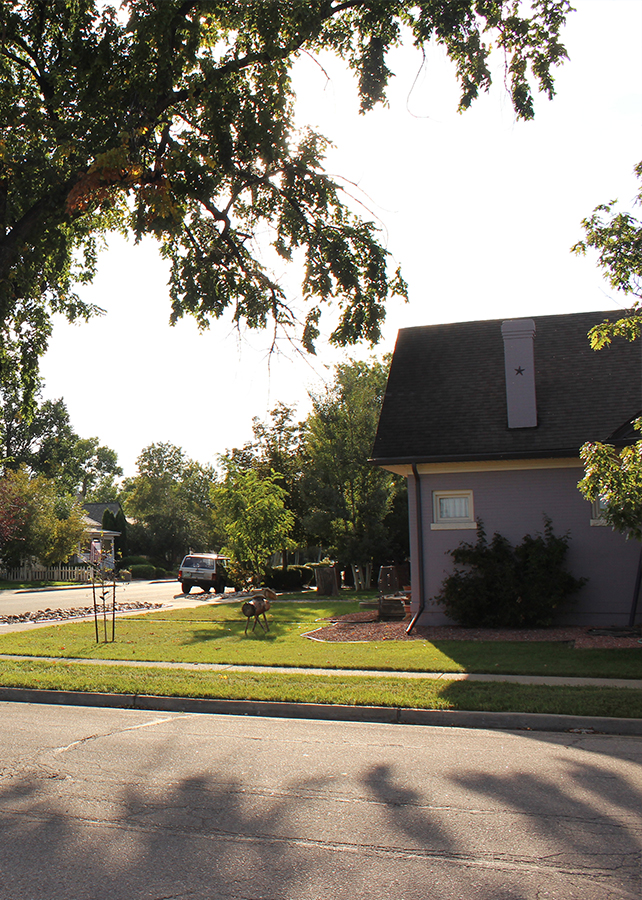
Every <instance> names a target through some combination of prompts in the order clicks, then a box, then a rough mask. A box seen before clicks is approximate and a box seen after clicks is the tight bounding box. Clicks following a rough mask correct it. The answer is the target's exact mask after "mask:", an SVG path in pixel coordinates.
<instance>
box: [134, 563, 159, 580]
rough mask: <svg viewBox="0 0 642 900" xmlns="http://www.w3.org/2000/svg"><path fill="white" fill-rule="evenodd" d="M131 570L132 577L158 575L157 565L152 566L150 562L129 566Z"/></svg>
mask: <svg viewBox="0 0 642 900" xmlns="http://www.w3.org/2000/svg"><path fill="white" fill-rule="evenodd" d="M129 571H130V572H131V573H132V578H145V579H152V578H155V577H156V566H152V565H151V564H150V563H135V564H134V565H133V566H130V567H129Z"/></svg>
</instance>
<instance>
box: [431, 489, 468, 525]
mask: <svg viewBox="0 0 642 900" xmlns="http://www.w3.org/2000/svg"><path fill="white" fill-rule="evenodd" d="M444 497H466V499H467V500H468V515H467V516H466V518H461V519H441V518H440V516H439V501H440V500H441V499H443V498H444ZM430 529H431V531H461V530H466V531H471V530H472V531H476V530H477V522H476V521H475V509H474V507H473V492H472V491H468V490H466V491H433V492H432V523H431V525H430Z"/></svg>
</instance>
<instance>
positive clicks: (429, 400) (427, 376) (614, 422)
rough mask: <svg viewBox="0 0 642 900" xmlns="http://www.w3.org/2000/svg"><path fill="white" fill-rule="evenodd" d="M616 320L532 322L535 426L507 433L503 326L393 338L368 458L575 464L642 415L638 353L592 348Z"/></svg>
mask: <svg viewBox="0 0 642 900" xmlns="http://www.w3.org/2000/svg"><path fill="white" fill-rule="evenodd" d="M619 315H620V314H619V313H618V312H617V311H615V312H614V311H612V310H611V311H608V312H591V313H574V314H570V315H562V316H534V317H532V318H533V321H534V322H535V327H536V334H535V343H534V361H535V389H536V402H537V426H536V427H534V428H523V429H522V428H517V429H509V428H508V422H507V407H506V385H505V375H504V344H503V340H502V333H501V325H502V321H504V320H501V319H493V320H485V321H478V322H457V323H452V324H448V325H428V326H421V327H416V328H405V329H402V330H401V331H400V332H399V335H398V338H397V344H396V347H395V351H394V355H393V359H392V364H391V368H390V375H389V378H388V385H387V388H386V393H385V396H384V401H383V406H382V410H381V416H380V420H379V427H378V429H377V435H376V438H375V443H374V448H373V457H374V459H375V460H376V461H378V462H384V461H393V460H395V461H401V460H405V461H409V460H415V461H419V460H424V461H428V460H456V459H460V460H473V459H493V458H531V457H537V456H554V455H575V454H577V452H578V450H579V448H580V447H581V445H582V444H583V443H585V442H586V441H589V440H598V441H604V440H607V439H608V438H609V437H610V436H611V435H613V433H614V432H615V431H616V429H619V428H621V427H622V425H623V423H626V422H629V421H630V420H631V419H632V418H633V417H634V416H635V415H637V414H638V413H639V410H640V408H641V407H642V348H641V346H640V343H635V342H634V343H629V342H628V341H624V340H616V341H615V342H614V343H613V344H612V345H611V346H609V347H606V348H605V349H604V350H600V351H599V352H597V353H596V352H595V351H594V350H592V349H591V347H590V345H589V342H588V338H587V332H588V331H589V329H590V328H592V327H593V325H596V324H598V323H599V322H602V321H604V319H606V318H613V317H614V316H616V317H619Z"/></svg>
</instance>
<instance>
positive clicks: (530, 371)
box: [373, 311, 642, 625]
mask: <svg viewBox="0 0 642 900" xmlns="http://www.w3.org/2000/svg"><path fill="white" fill-rule="evenodd" d="M618 317H619V314H618V311H609V312H594V313H577V314H571V315H561V316H538V317H536V318H533V319H514V320H507V321H501V320H494V321H479V322H462V323H455V324H450V325H430V326H426V327H418V328H406V329H403V330H401V331H400V332H399V335H398V338H397V344H396V347H395V352H394V356H393V359H392V365H391V369H390V376H389V379H388V385H387V389H386V394H385V397H384V401H383V406H382V410H381V416H380V420H379V426H378V430H377V435H376V438H375V443H374V448H373V461H374V462H375V463H376V464H377V465H380V466H382V467H384V468H385V469H388V470H389V471H392V472H397V473H400V474H402V475H405V476H406V477H407V478H408V487H409V500H410V511H409V517H410V545H411V570H412V601H413V610H414V612H415V615H417V613H419V614H420V615H419V618H418V620H417V621H418V622H419V623H420V624H424V625H427V624H440V623H444V622H446V621H448V620H447V618H446V617H445V615H444V613H443V610H442V608H441V607H440V606H438V605H436V604H435V603H434V600H433V598H434V597H435V596H436V595H437V594H438V593H439V590H440V588H441V585H442V583H443V580H444V577H445V576H446V574H447V573H448V572H450V571H452V558H451V557H450V556H449V555H448V554H447V551H448V550H451V549H453V548H454V547H456V546H458V545H459V543H461V541H464V540H465V541H468V542H471V543H474V542H475V539H476V527H477V526H476V520H477V519H481V520H482V521H483V524H484V528H485V531H486V534H487V536H488V538H489V540H490V539H491V538H492V535H493V534H494V532H499V533H500V534H502V535H504V536H505V537H506V538H508V540H510V541H511V542H512V543H513V544H516V543H519V542H521V540H522V538H523V537H524V535H525V534H528V533H530V534H535V533H536V532H541V531H542V530H543V524H544V522H543V517H544V516H545V515H546V516H549V517H550V518H551V520H552V523H553V529H554V531H555V534H558V535H560V534H563V533H565V532H568V533H569V535H570V539H571V540H570V546H569V552H568V556H567V565H568V568H569V570H570V571H571V572H572V573H573V574H574V575H576V576H578V577H579V576H584V577H586V578H588V579H589V580H588V583H587V584H586V585H585V586H584V587H583V588H582V589H581V591H580V592H579V593H578V594H577V600H576V602H575V603H574V604H573V605H572V606H571V607H569V611H568V612H566V613H565V614H563V615H562V616H561V617H560V622H561V623H566V624H571V623H573V624H584V625H598V624H603V625H626V624H627V622H628V618H629V612H630V610H631V608H632V602H633V593H634V588H635V584H636V574H637V570H638V560H639V559H640V545H639V544H638V543H637V542H636V541H627V540H626V539H625V538H624V536H623V535H621V534H619V533H617V532H614V531H613V530H612V529H611V528H610V527H605V526H604V523H603V520H601V519H600V513H599V509H597V508H595V506H592V505H591V504H590V503H588V502H587V501H586V500H585V499H584V498H583V497H582V495H581V494H580V492H579V490H578V489H577V483H578V481H579V480H580V478H581V477H582V474H583V469H582V465H581V462H580V459H579V455H578V454H579V448H580V447H581V445H582V444H584V443H585V442H586V441H611V442H614V443H626V442H627V441H628V442H630V441H631V440H634V439H635V437H634V432H633V430H632V428H631V421H632V420H633V419H635V418H636V417H637V416H639V415H640V410H641V409H642V393H641V392H642V346H641V343H642V342H633V343H629V342H628V341H624V340H619V339H618V340H616V341H615V342H614V343H613V344H612V345H611V346H610V347H607V348H605V349H604V350H600V351H599V352H595V351H593V350H592V349H591V347H590V345H589V341H588V339H587V332H588V331H589V329H590V328H591V327H592V326H593V325H596V324H597V323H599V322H601V321H604V319H606V318H611V319H614V318H618ZM600 526H601V527H600ZM638 618H639V613H638Z"/></svg>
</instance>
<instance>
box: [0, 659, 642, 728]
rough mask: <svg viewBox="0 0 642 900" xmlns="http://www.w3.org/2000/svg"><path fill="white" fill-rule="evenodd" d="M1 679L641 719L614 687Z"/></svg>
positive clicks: (23, 674)
mask: <svg viewBox="0 0 642 900" xmlns="http://www.w3.org/2000/svg"><path fill="white" fill-rule="evenodd" d="M0 682H1V683H2V684H3V685H4V686H6V687H22V688H32V689H33V688H37V689H41V690H42V689H49V690H72V691H85V692H98V693H103V692H107V693H117V694H147V695H154V696H169V697H198V698H211V699H224V700H232V699H233V700H272V701H281V702H293V703H329V704H341V705H347V706H354V705H360V706H388V707H405V708H414V709H444V710H483V711H487V712H534V713H556V714H567V715H586V716H610V717H617V718H642V691H637V690H626V689H618V688H579V687H564V688H553V687H548V686H541V685H520V684H507V683H505V682H503V683H496V684H489V683H476V682H461V681H459V682H452V681H451V682H444V681H432V680H430V679H412V680H410V679H401V678H394V677H385V676H384V677H376V678H375V677H372V676H370V677H364V676H358V675H355V676H350V677H349V678H338V677H337V676H332V675H298V674H297V675H287V674H281V673H276V672H275V673H271V672H265V673H263V672H262V673H245V672H229V673H222V672H192V671H190V672H185V671H176V670H163V669H161V670H159V669H154V668H144V667H141V668H138V667H137V668H135V669H132V668H127V667H126V666H122V667H121V666H113V667H112V666H95V665H86V664H82V663H80V664H79V663H70V662H63V661H56V662H44V661H40V660H29V661H15V662H14V661H6V660H0Z"/></svg>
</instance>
